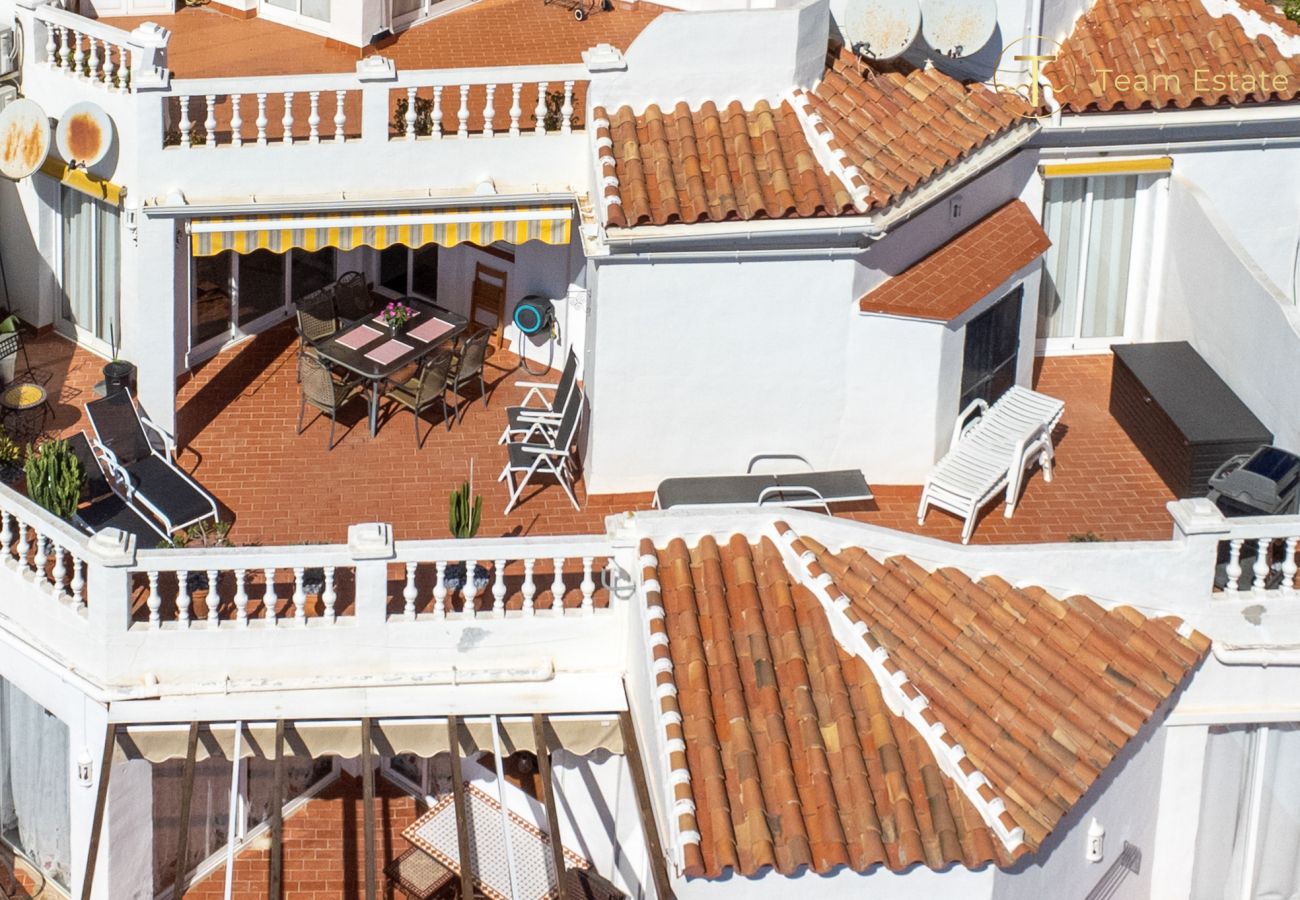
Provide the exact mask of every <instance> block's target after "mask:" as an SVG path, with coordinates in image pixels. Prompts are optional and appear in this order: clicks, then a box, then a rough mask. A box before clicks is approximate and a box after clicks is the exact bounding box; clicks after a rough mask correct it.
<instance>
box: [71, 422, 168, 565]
mask: <svg viewBox="0 0 1300 900" xmlns="http://www.w3.org/2000/svg"><path fill="white" fill-rule="evenodd" d="M68 449H70V450H71V451H72V452H73V454H74V455H75V456H76V457H77V459H79V460H81V465H82V468H84V469H85V470H86V486H85V488H83V489H82V492H81V502H82V504H83V505H82V506H81V508H80V509H78V510H77V514H76V516H74V517H73V522H74V523H75V524H76V525H78V526H80V527H81V529H82V530H83V531H86V532H88V533H90V534H91V535H95V534H97V533H99V532H101V531H103V530H104V529H106V528H116V529H118V530H119V531H125V532H126V533H127V534H133V535H135V539H136V546H138V547H153V546H154V545H156V544H157V543H158V526H156V525H153V524H151V523H150V522H149V520H148V519H146V518H145V517H144V516H142V515H140V514H139V513H138V512H136V511H135V510H133V509H132V508H131V507H129V506H127V505H126V501H125V500H123V499H122V498H121V497H119V496H118V495H117V494H116V493H114V491H113V487H112V485H110V484H109V483H108V479H107V478H105V477H104V470H103V469H102V468H101V467H100V462H99V457H98V456H96V455H95V451H94V450H93V449H92V448H91V446H90V441H89V440H88V439H87V438H86V436H85V435H84V434H82V433H81V432H80V431H78V432H77V433H76V434H74V435H73V436H72V437H70V438H68Z"/></svg>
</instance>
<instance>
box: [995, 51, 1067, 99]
mask: <svg viewBox="0 0 1300 900" xmlns="http://www.w3.org/2000/svg"><path fill="white" fill-rule="evenodd" d="M1061 49H1062V48H1061V45H1060V44H1058V43H1057V42H1056V41H1054V40H1052V39H1051V38H1049V37H1043V36H1042V35H1040V34H1031V35H1026V36H1025V37H1022V38H1018V39H1016V40H1014V41H1012V42H1011V43H1010V44H1007V46H1006V47H1005V48H1003V50H1002V55H1001V56H1000V57H999V64H998V68H997V71H995V72H994V73H993V86H994V87H995V88H996V89H997V90H999V91H1006V92H1008V93H1012V94H1018V95H1020V96H1021V97H1023V98H1024V100H1025V102H1026V103H1028V104H1029V111H1028V112H1024V113H1021V116H1023V117H1024V118H1026V119H1046V118H1048V117H1049V116H1051V115H1053V114H1054V113H1055V112H1056V111H1057V110H1058V109H1060V105H1059V104H1057V103H1056V101H1055V100H1053V99H1052V98H1051V96H1050V94H1049V92H1048V91H1045V90H1043V86H1044V82H1045V81H1046V79H1045V78H1044V75H1043V70H1044V69H1046V68H1047V66H1048V65H1049V64H1052V66H1053V69H1052V80H1053V81H1055V82H1056V83H1057V84H1064V83H1066V82H1067V81H1068V80H1069V79H1070V78H1072V77H1073V71H1072V70H1073V62H1072V61H1071V60H1070V59H1069V58H1068V57H1067V58H1062V57H1061ZM1026 63H1028V66H1026V65H1025V64H1026Z"/></svg>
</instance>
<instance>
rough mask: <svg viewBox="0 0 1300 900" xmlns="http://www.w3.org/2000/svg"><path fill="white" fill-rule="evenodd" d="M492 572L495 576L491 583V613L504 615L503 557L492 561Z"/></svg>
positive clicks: (504, 568) (504, 582) (504, 563)
mask: <svg viewBox="0 0 1300 900" xmlns="http://www.w3.org/2000/svg"><path fill="white" fill-rule="evenodd" d="M492 574H493V575H494V576H495V578H494V580H493V583H492V615H494V616H498V617H499V616H504V615H505V614H506V561H505V560H504V559H498V560H496V561H494V562H493V564H492Z"/></svg>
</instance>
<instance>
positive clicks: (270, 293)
mask: <svg viewBox="0 0 1300 900" xmlns="http://www.w3.org/2000/svg"><path fill="white" fill-rule="evenodd" d="M284 273H285V265H284V254H282V253H272V252H271V251H270V250H254V251H253V252H252V253H245V254H243V255H242V256H240V258H239V280H238V282H237V284H238V290H237V292H236V296H237V297H238V298H239V324H240V326H241V327H242V326H244V325H248V324H249V323H250V322H252V321H254V320H255V319H260V318H261V317H262V316H265V315H267V314H269V313H272V312H274V311H276V310H277V309H280V308H281V307H283V306H284V288H285V285H284V277H285V274H284Z"/></svg>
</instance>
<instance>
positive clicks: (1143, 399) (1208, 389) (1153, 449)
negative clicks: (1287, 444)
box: [1110, 341, 1273, 498]
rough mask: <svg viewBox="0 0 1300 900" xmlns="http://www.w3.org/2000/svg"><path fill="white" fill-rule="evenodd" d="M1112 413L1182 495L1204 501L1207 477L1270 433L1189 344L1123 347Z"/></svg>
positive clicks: (1113, 387) (1267, 438)
mask: <svg viewBox="0 0 1300 900" xmlns="http://www.w3.org/2000/svg"><path fill="white" fill-rule="evenodd" d="M1111 350H1112V351H1113V352H1114V354H1115V361H1114V369H1113V371H1112V375H1111V385H1110V413H1111V415H1112V416H1114V417H1115V420H1116V421H1118V422H1119V424H1120V426H1121V427H1123V429H1124V430H1125V431H1126V432H1127V433H1128V436H1129V437H1130V438H1132V439H1133V443H1134V444H1136V445H1137V447H1138V449H1139V450H1141V451H1142V454H1143V455H1144V456H1145V457H1146V458H1147V461H1148V462H1150V463H1151V465H1152V467H1153V468H1154V469H1155V470H1156V472H1158V473H1159V475H1160V477H1161V478H1163V479H1164V482H1165V484H1166V485H1168V486H1169V489H1170V490H1171V491H1173V492H1174V495H1175V496H1177V497H1180V498H1182V497H1204V496H1205V494H1206V491H1208V490H1209V479H1210V476H1211V475H1213V474H1214V471H1215V469H1217V468H1218V467H1219V466H1220V465H1221V464H1222V463H1224V462H1226V461H1227V460H1228V459H1229V458H1230V457H1232V456H1234V455H1236V454H1238V453H1250V452H1252V451H1254V450H1255V448H1257V447H1258V446H1259V445H1260V444H1271V443H1272V442H1273V434H1272V432H1270V431H1269V430H1268V429H1267V428H1265V427H1264V424H1263V423H1262V422H1260V421H1259V419H1257V418H1256V417H1255V414H1254V413H1252V412H1251V411H1250V410H1249V409H1248V408H1247V407H1246V405H1245V404H1244V403H1242V402H1241V400H1240V399H1239V398H1238V397H1237V395H1236V394H1234V393H1233V392H1232V389H1231V388H1229V387H1228V385H1227V384H1225V383H1224V381H1223V379H1222V378H1220V377H1219V376H1218V374H1217V373H1216V372H1215V371H1214V370H1213V369H1211V368H1210V366H1209V364H1208V363H1206V361H1205V360H1204V359H1202V358H1201V355H1200V354H1199V353H1197V352H1196V351H1195V350H1193V349H1192V346H1191V345H1190V344H1188V343H1187V342H1186V341H1173V342H1167V343H1156V344H1123V345H1116V346H1114V347H1112V348H1111Z"/></svg>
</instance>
